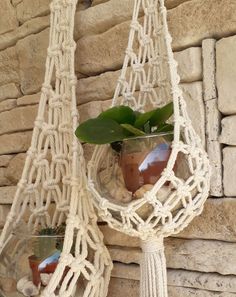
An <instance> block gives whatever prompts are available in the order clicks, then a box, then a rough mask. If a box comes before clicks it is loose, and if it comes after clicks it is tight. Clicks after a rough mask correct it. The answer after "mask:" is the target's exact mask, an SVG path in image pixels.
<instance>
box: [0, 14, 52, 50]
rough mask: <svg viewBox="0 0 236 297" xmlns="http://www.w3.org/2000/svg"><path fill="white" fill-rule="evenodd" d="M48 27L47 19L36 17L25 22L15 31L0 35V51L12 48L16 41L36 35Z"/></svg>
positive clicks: (46, 17)
mask: <svg viewBox="0 0 236 297" xmlns="http://www.w3.org/2000/svg"><path fill="white" fill-rule="evenodd" d="M48 26H49V17H48V16H45V17H38V18H35V19H32V20H29V21H27V22H25V23H24V24H23V25H22V26H20V27H18V28H17V29H16V30H14V31H11V32H8V33H5V34H3V35H0V50H3V49H5V48H7V47H10V46H13V45H15V44H16V43H17V41H18V40H20V39H22V38H24V37H26V36H28V35H30V34H36V33H39V32H40V31H42V30H44V29H45V28H47V27H48Z"/></svg>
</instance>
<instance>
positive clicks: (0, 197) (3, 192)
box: [0, 186, 16, 204]
mask: <svg viewBox="0 0 236 297" xmlns="http://www.w3.org/2000/svg"><path fill="white" fill-rule="evenodd" d="M15 192H16V186H8V187H0V204H12V202H13V198H14V195H15Z"/></svg>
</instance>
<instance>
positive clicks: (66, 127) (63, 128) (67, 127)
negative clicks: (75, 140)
mask: <svg viewBox="0 0 236 297" xmlns="http://www.w3.org/2000/svg"><path fill="white" fill-rule="evenodd" d="M58 131H59V132H60V133H68V134H69V133H70V132H72V131H73V129H72V126H71V122H64V123H61V124H59V127H58Z"/></svg>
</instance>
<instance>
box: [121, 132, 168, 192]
mask: <svg viewBox="0 0 236 297" xmlns="http://www.w3.org/2000/svg"><path fill="white" fill-rule="evenodd" d="M172 140H173V133H160V134H151V135H145V136H141V137H136V138H128V139H125V140H124V141H123V144H122V149H121V155H120V161H119V164H120V167H121V169H122V173H123V178H124V182H125V186H126V188H127V190H128V191H130V192H132V193H134V192H135V191H137V190H138V189H139V188H141V187H142V186H143V185H154V184H155V183H156V182H157V181H158V179H159V178H160V176H161V173H162V171H163V170H164V168H166V166H167V162H168V160H169V157H170V154H171V143H172Z"/></svg>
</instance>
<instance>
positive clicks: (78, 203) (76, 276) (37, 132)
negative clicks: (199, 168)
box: [0, 0, 112, 297]
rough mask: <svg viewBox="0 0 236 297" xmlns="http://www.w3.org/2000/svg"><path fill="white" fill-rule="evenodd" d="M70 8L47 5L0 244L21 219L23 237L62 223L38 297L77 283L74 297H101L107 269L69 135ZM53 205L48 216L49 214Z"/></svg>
mask: <svg viewBox="0 0 236 297" xmlns="http://www.w3.org/2000/svg"><path fill="white" fill-rule="evenodd" d="M76 5H77V0H52V3H51V5H50V8H51V19H50V36H49V47H48V52H47V59H46V72H45V80H44V83H43V86H42V93H41V98H40V102H39V109H38V115H37V118H36V120H35V126H34V130H33V136H32V142H31V146H30V148H29V150H28V152H27V157H26V161H25V166H24V170H23V174H22V177H21V179H20V181H19V183H18V185H17V191H16V194H15V197H14V201H13V205H12V208H11V210H10V213H9V215H8V217H7V220H6V223H5V226H4V229H3V231H2V233H1V238H0V253H1V252H3V250H4V247H5V246H6V244H7V242H8V241H9V240H10V239H11V237H12V233H13V232H14V230H15V229H16V227H17V226H18V225H19V222H21V220H22V218H23V217H24V215H25V214H26V212H28V217H29V219H28V223H27V226H28V229H29V232H34V231H35V230H37V228H38V227H39V226H41V227H56V226H60V225H61V224H62V222H63V221H66V231H65V240H64V246H63V251H62V253H61V256H60V260H59V264H58V265H57V268H56V270H55V272H54V274H53V276H52V278H51V280H50V282H49V284H48V286H47V287H46V288H45V289H44V291H43V293H42V294H41V296H44V297H53V296H60V297H70V296H78V295H75V291H76V288H78V285H77V284H78V282H79V281H80V280H81V279H82V281H83V288H81V289H80V295H79V296H81V297H82V296H83V297H105V296H106V295H107V290H108V283H109V279H110V272H111V268H112V262H111V260H110V257H109V254H108V251H107V249H106V247H105V246H104V244H103V236H102V234H101V232H100V231H99V229H98V227H97V217H96V215H95V212H94V209H93V206H92V203H91V201H92V200H91V198H90V194H89V192H88V191H87V177H86V165H85V160H84V156H83V149H82V146H81V144H80V143H79V142H78V140H77V138H76V137H75V135H74V131H75V130H76V128H77V125H78V111H77V108H76V82H77V79H76V76H75V73H74V53H75V49H76V43H75V41H74V39H73V32H74V16H75V11H76ZM52 204H53V205H54V210H53V211H51V213H50V206H51V205H52ZM72 246H73V247H74V252H73V253H74V254H72ZM18 253H19V251H18ZM15 256H17V255H15ZM10 261H13V259H10ZM65 271H66V276H65V277H64V278H63V281H62V282H61V279H62V276H63V275H64V273H65ZM59 284H60V289H59V290H58V289H57V287H58V285H59Z"/></svg>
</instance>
